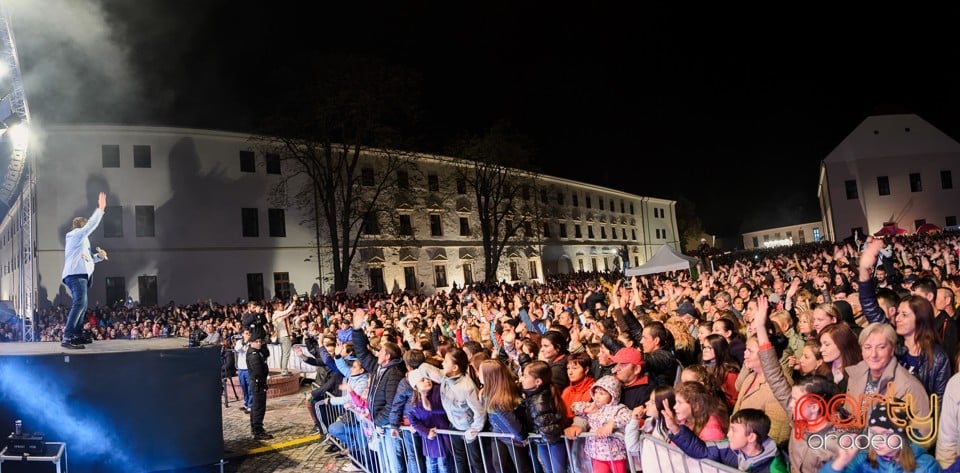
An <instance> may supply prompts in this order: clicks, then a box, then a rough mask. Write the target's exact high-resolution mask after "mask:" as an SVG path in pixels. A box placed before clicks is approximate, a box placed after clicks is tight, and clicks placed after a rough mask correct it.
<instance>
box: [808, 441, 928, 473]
mask: <svg viewBox="0 0 960 473" xmlns="http://www.w3.org/2000/svg"><path fill="white" fill-rule="evenodd" d="M909 445H910V449H912V450H913V456H914V457H915V458H916V459H917V467H916V468H915V469H914V470H913V471H912V472H910V473H939V472H940V465H938V464H937V461H936V460H934V459H933V457H931V456H930V455H929V454H927V452H925V451H924V450H923V448H921V447H919V446H917V445H914V444H909ZM841 471H842V472H843V473H903V472H904V471H905V470H904V469H903V468H902V467H901V466H900V465H899V464H897V463H895V462H892V461H890V460H887V459H884V458H883V457H881V456H879V455H878V456H877V466H876V467H873V466H871V465H870V462H869V461H868V460H867V451H866V450H861V451H860V453H858V454H857V456H855V457H853V460H852V461H851V462H850V463H849V464H848V465H847V467H846V468H844V469H843V470H834V469H833V462H832V461H831V462H827V463H826V464H825V465H823V467H822V468H820V473H841Z"/></svg>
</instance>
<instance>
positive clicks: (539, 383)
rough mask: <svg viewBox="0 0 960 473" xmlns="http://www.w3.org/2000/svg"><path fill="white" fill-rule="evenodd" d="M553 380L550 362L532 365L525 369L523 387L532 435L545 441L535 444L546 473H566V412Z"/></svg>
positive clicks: (522, 380) (521, 382)
mask: <svg viewBox="0 0 960 473" xmlns="http://www.w3.org/2000/svg"><path fill="white" fill-rule="evenodd" d="M552 376H553V372H552V369H551V367H550V365H548V364H547V363H546V362H544V361H540V360H537V361H531V362H530V363H528V364H527V365H526V366H524V367H523V376H521V377H520V387H521V388H523V394H524V397H525V399H526V408H527V418H528V419H530V423H531V428H532V430H533V431H532V432H530V433H532V434H539V435H540V436H541V437H542V438H540V439H536V440H534V443H535V444H536V445H537V458H538V459H539V460H540V464H541V465H542V466H543V470H544V472H545V473H565V472H566V471H567V449H566V445H564V441H563V429H564V427H566V425H565V421H566V417H564V416H565V414H566V408H565V407H564V406H563V400H562V399H561V397H560V391H559V390H558V389H557V386H556V385H555V384H554V383H553V377H552Z"/></svg>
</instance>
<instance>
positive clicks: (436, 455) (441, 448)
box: [407, 370, 453, 473]
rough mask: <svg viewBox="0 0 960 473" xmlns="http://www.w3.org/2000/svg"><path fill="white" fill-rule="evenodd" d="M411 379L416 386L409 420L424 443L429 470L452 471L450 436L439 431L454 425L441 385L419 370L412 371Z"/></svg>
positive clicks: (428, 471) (431, 472)
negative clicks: (438, 432)
mask: <svg viewBox="0 0 960 473" xmlns="http://www.w3.org/2000/svg"><path fill="white" fill-rule="evenodd" d="M407 378H408V380H409V381H410V385H411V386H413V397H412V398H411V399H410V408H409V409H408V410H407V419H409V420H410V426H411V427H413V429H414V430H416V431H417V433H419V434H420V439H421V441H422V442H423V453H424V456H425V457H426V466H427V473H438V472H439V473H447V472H451V471H453V468H452V463H449V459H450V455H449V454H450V452H451V451H452V447H451V445H450V439H449V438H447V436H446V435H438V434H437V430H442V429H449V428H450V421H449V420H448V419H447V413H446V412H445V411H444V410H443V404H442V402H441V400H440V385H439V384H434V382H433V381H431V380H430V378H429V377H427V376H425V375H424V374H423V373H422V372H421V371H419V370H412V371H410V372H409V373H408V374H407Z"/></svg>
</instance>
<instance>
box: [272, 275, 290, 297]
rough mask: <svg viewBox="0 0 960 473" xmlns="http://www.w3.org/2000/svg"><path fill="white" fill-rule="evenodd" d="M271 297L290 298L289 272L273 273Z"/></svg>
mask: <svg viewBox="0 0 960 473" xmlns="http://www.w3.org/2000/svg"><path fill="white" fill-rule="evenodd" d="M273 297H279V298H280V299H289V298H290V273H273Z"/></svg>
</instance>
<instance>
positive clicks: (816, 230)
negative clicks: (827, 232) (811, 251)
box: [813, 227, 820, 241]
mask: <svg viewBox="0 0 960 473" xmlns="http://www.w3.org/2000/svg"><path fill="white" fill-rule="evenodd" d="M813 241H820V229H819V228H817V227H814V228H813Z"/></svg>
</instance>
